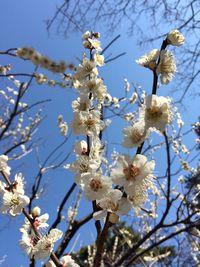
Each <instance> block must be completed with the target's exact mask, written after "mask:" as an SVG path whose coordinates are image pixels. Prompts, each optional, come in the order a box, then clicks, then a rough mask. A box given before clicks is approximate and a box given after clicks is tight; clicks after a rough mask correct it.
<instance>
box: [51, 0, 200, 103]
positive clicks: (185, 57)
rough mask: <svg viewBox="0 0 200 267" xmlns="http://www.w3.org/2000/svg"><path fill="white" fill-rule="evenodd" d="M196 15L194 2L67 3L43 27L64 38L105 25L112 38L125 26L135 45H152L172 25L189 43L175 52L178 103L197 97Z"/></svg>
mask: <svg viewBox="0 0 200 267" xmlns="http://www.w3.org/2000/svg"><path fill="white" fill-rule="evenodd" d="M199 12H200V4H199V1H196V0H188V1H185V0H175V1H171V0H159V1H157V0H153V1H137V0H133V1H129V0H123V1H121V0H119V1H93V0H87V1H82V0H77V1H76V2H74V1H71V0H67V1H62V3H61V4H60V3H58V5H57V7H56V10H55V13H54V14H53V15H52V17H50V18H49V19H48V20H47V21H46V25H47V30H48V31H51V30H52V29H56V31H57V32H58V33H62V34H63V35H64V36H68V35H69V34H70V33H71V32H73V31H78V32H83V31H85V30H86V29H88V28H91V29H94V27H99V26H100V25H101V24H103V25H105V28H106V32H107V33H109V34H112V33H113V32H115V29H118V31H119V29H120V28H123V25H124V24H126V30H127V33H128V35H130V36H133V37H134V38H137V41H138V43H139V45H144V44H146V45H147V44H151V45H152V44H154V43H155V41H157V40H162V39H163V38H164V36H165V35H166V33H167V32H168V31H169V29H171V25H174V27H175V28H176V29H178V30H179V31H181V32H182V33H184V35H185V37H186V39H187V40H190V41H189V42H187V41H186V43H185V45H184V47H183V49H181V50H180V51H176V54H177V55H178V56H179V57H180V58H182V62H181V63H180V64H179V72H180V73H179V74H177V78H176V83H177V87H176V90H174V91H175V92H177V91H178V93H179V96H178V97H177V99H176V102H177V103H182V101H183V99H184V97H185V96H186V95H187V94H188V93H190V94H191V95H193V94H195V95H196V94H197V93H198V91H197V90H196V84H197V82H198V77H199V74H200V72H199V68H198V65H199V59H200V57H199V55H200V53H199V52H200V46H199V38H198V36H199V34H200V32H199V23H200V20H199ZM144 18H145V19H144ZM53 26H55V27H53ZM123 31H124V29H123ZM183 62H184V64H183Z"/></svg>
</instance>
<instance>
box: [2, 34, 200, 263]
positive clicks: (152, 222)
mask: <svg viewBox="0 0 200 267" xmlns="http://www.w3.org/2000/svg"><path fill="white" fill-rule="evenodd" d="M82 39H83V46H84V48H85V49H86V53H85V54H83V57H82V60H81V63H80V64H79V65H78V66H77V67H76V66H74V65H73V64H66V63H65V62H63V61H61V62H55V61H53V60H51V59H49V58H48V57H46V56H44V55H42V54H40V53H39V52H37V51H36V50H34V49H32V48H27V47H24V48H18V49H9V50H7V51H5V52H1V54H6V55H10V56H15V57H18V58H20V59H22V60H29V61H31V62H32V63H33V64H34V65H36V69H35V71H34V73H33V74H26V73H24V74H21V76H30V78H31V80H30V82H31V81H32V79H35V80H36V81H37V83H38V84H39V85H41V84H46V83H47V84H48V85H49V86H57V85H58V86H60V87H63V88H66V87H68V88H74V89H75V90H76V92H77V94H78V97H77V99H76V100H74V101H73V102H72V110H73V120H72V122H71V124H70V128H71V129H72V133H73V134H74V135H76V136H79V137H80V139H79V140H78V141H77V142H76V143H75V144H74V149H73V153H74V155H75V159H74V161H73V160H68V157H65V158H64V159H62V160H60V161H59V163H57V164H53V165H48V166H46V164H47V162H48V160H49V157H51V156H52V154H51V156H48V155H47V158H46V160H45V162H44V164H42V165H41V167H40V170H39V173H38V175H37V176H36V178H35V180H34V183H33V185H32V191H31V193H30V195H28V194H25V189H24V178H23V175H22V174H21V173H16V174H15V178H14V180H11V178H10V175H11V174H12V172H13V171H12V170H11V168H10V167H9V161H8V160H14V159H13V157H10V158H8V156H7V155H8V154H9V153H10V152H11V151H13V150H14V149H15V145H16V143H17V147H18V146H20V145H21V144H23V143H22V142H30V140H31V137H32V133H33V132H34V131H33V130H34V127H37V126H38V123H39V122H40V120H41V119H38V117H37V119H36V120H31V121H33V122H34V123H33V125H31V126H29V127H28V126H27V127H26V128H25V129H26V130H25V131H24V130H23V129H22V125H21V126H19V123H18V122H17V124H14V125H13V124H12V123H14V122H13V117H16V118H17V116H18V115H19V114H21V113H22V114H24V113H25V112H26V111H27V109H28V107H27V105H23V104H21V105H22V107H23V109H22V111H21V112H19V110H20V109H19V107H20V106H21V105H19V103H20V98H21V97H22V96H23V94H24V92H25V91H26V90H27V89H28V85H29V84H30V82H29V83H28V84H24V83H20V82H18V83H17V86H18V88H19V90H18V92H17V93H14V92H15V91H13V89H9V90H8V88H7V91H8V92H9V93H12V94H13V95H16V96H17V99H16V100H13V101H10V98H9V97H8V96H7V94H6V93H5V92H4V91H3V92H4V93H2V94H3V95H4V96H5V99H6V100H7V101H6V102H5V112H4V111H3V112H4V113H3V116H2V119H1V135H2V136H5V140H6V137H7V136H9V137H10V138H14V143H13V145H12V147H14V148H12V149H7V148H6V149H4V150H3V151H5V152H4V153H3V154H2V155H1V156H0V172H1V182H0V195H1V199H2V201H1V202H2V205H1V213H2V214H8V215H9V216H12V217H16V216H18V215H20V214H22V215H24V216H25V223H24V224H23V225H22V226H21V228H20V232H21V234H22V236H21V240H20V245H21V246H22V248H23V249H24V250H25V252H26V253H27V255H28V257H29V259H30V266H35V264H36V261H37V260H39V259H47V260H48V262H46V263H45V266H68V267H69V266H74V267H77V266H79V264H80V265H81V266H82V265H84V266H93V267H100V266H113V267H118V266H127V267H128V266H132V265H133V264H140V261H141V260H142V261H145V262H147V264H148V263H149V264H150V266H153V265H154V264H156V263H158V262H159V261H160V260H161V259H164V258H166V257H168V256H169V255H170V254H171V253H172V249H171V248H169V246H168V249H163V250H162V247H161V246H162V244H163V243H165V242H167V241H169V240H170V242H172V240H175V239H176V238H177V239H178V240H179V242H182V241H184V240H185V237H186V235H187V233H188V232H189V231H196V232H197V234H196V235H195V236H194V242H193V246H192V248H191V255H192V256H193V261H194V262H195V260H197V259H198V257H199V256H198V253H199V247H198V239H199V232H198V227H199V223H200V221H199V207H198V206H195V205H194V203H195V202H196V197H197V196H198V193H197V194H196V195H195V197H194V198H193V199H192V201H191V199H190V196H191V192H192V190H191V187H190V188H189V189H188V188H186V187H184V186H182V183H183V182H184V178H183V177H182V176H179V177H178V179H177V178H176V180H175V181H174V179H173V180H172V177H173V178H174V176H175V177H177V175H179V174H180V173H181V171H182V170H190V171H191V172H192V173H193V174H194V175H195V174H196V173H197V172H198V170H197V168H192V167H190V164H189V163H190V158H189V155H188V154H189V150H188V149H187V148H186V146H185V145H184V144H183V143H182V140H181V134H182V131H183V121H182V119H181V116H180V113H179V112H178V111H177V108H176V107H175V105H174V101H173V99H172V98H170V97H164V96H162V95H160V88H158V82H159V81H160V83H161V85H163V86H165V85H167V84H168V83H169V82H170V81H171V80H172V78H173V77H174V74H175V72H176V64H175V60H174V55H173V54H172V52H171V51H170V50H168V48H169V49H170V47H171V46H177V47H179V46H181V45H183V44H184V36H183V35H182V34H181V33H180V32H179V31H178V30H173V31H170V32H169V33H168V34H167V35H166V36H165V38H164V40H163V42H162V44H161V48H160V49H153V50H151V51H150V52H149V53H147V54H145V55H144V56H142V57H141V58H139V59H138V60H137V63H138V64H139V65H141V66H143V67H145V68H148V69H149V70H150V71H151V72H152V74H153V84H152V90H151V92H145V91H144V90H142V89H141V88H138V87H135V88H134V91H133V92H132V94H131V95H129V92H130V83H129V82H128V81H127V80H125V95H123V96H122V97H121V98H116V97H112V96H111V95H110V94H109V93H108V90H107V87H106V85H105V84H104V80H103V78H102V77H100V75H99V68H101V67H103V65H104V63H105V62H104V56H103V52H105V50H106V49H104V50H102V49H101V43H100V34H99V33H97V32H90V31H87V32H85V33H84V34H83V36H82ZM107 47H109V45H108V46H107ZM38 68H41V69H42V68H43V69H47V70H48V71H50V72H53V73H56V74H61V78H62V80H61V81H60V80H59V81H56V80H53V79H49V78H48V77H47V76H46V75H44V74H40V73H38V72H37V70H38ZM10 71H11V70H10V67H8V66H4V67H2V68H1V72H2V74H1V76H2V77H4V78H9V79H11V81H14V83H15V84H16V80H15V76H16V75H17V74H13V73H10ZM19 75H20V74H19ZM12 102H13V104H14V110H13V111H11V112H9V113H8V112H7V110H8V105H9V104H10V103H11V104H12ZM16 106H17V107H16ZM29 108H30V107H29ZM128 110H130V112H128ZM112 117H113V118H115V119H118V120H120V119H122V120H125V121H126V126H125V128H124V129H123V133H124V140H123V141H122V145H123V147H125V148H126V149H128V152H129V153H128V154H127V153H126V154H124V153H122V152H121V151H119V152H117V151H116V150H114V151H110V148H109V144H108V143H106V137H105V132H106V131H109V127H111V122H112V121H111V119H110V118H112ZM20 118H21V117H20ZM175 121H177V125H176V124H175ZM20 122H22V120H20ZM11 125H13V129H12V132H11V133H10V129H9V128H10V127H11ZM58 127H59V129H60V132H61V134H62V135H64V136H65V137H66V139H65V142H66V141H67V140H68V136H69V133H68V128H69V127H68V124H67V122H65V120H64V119H63V117H62V116H59V117H58ZM195 127H198V124H196V125H195ZM189 132H190V131H189ZM16 133H17V134H16ZM183 134H188V132H185V133H184V132H183ZM13 136H14V137H13ZM18 136H19V137H18ZM157 136H159V137H157ZM16 139H17V140H18V141H17V142H16ZM152 139H153V140H154V139H155V140H159V142H158V143H157V144H156V143H152V141H151V140H152ZM2 144H3V147H4V146H6V145H8V144H5V145H4V143H2ZM9 145H10V142H9ZM61 145H62V144H61ZM59 148H60V146H59V147H58V148H55V149H54V151H53V152H52V153H54V152H55V151H57V150H58V149H59ZM171 148H173V150H174V153H173V156H172V149H171ZM194 148H195V147H194ZM159 149H160V150H161V151H162V158H160V160H161V161H163V163H162V165H163V167H162V168H165V167H166V172H165V175H164V176H163V177H162V176H161V175H156V173H155V169H156V164H157V159H156V156H155V154H156V152H157V151H158V150H159ZM25 151H27V149H25ZM164 152H165V153H164ZM24 154H25V155H26V153H25V152H24ZM24 154H23V155H24ZM176 155H177V156H176ZM195 156H196V155H195ZM15 158H16V157H15ZM176 158H178V159H179V161H180V164H179V166H178V171H176V172H175V174H174V173H172V168H173V164H174V161H175V160H176ZM193 160H194V159H193V157H192V156H191V162H192V161H193ZM58 167H62V168H65V169H66V172H72V173H73V176H74V181H73V184H72V186H71V187H70V188H69V189H68V190H67V192H66V195H65V196H64V198H63V199H62V201H61V203H60V205H59V207H58V210H57V212H56V216H55V217H56V218H55V221H54V222H53V224H52V225H51V226H50V227H49V224H48V223H47V220H48V219H49V215H48V214H43V215H41V210H40V208H39V207H38V206H36V207H33V202H34V200H35V199H36V198H38V197H39V196H40V194H39V192H40V188H41V182H42V176H43V174H44V172H46V171H48V170H49V169H51V170H54V169H55V168H58ZM193 186H195V185H193ZM75 187H78V188H79V189H80V191H79V195H78V197H77V201H76V202H75V204H74V206H73V207H70V208H69V209H68V220H67V228H66V227H65V229H64V231H61V230H59V229H57V227H58V226H59V224H60V222H61V220H62V213H63V208H64V206H65V204H66V202H67V200H68V199H69V197H70V195H71V194H73V192H74V189H75ZM81 197H83V198H86V199H87V200H88V201H89V202H91V211H90V212H89V213H88V214H87V215H86V216H84V217H82V218H81V219H77V210H78V205H79V201H80V198H81ZM90 220H93V221H94V224H95V228H96V241H95V244H92V245H91V246H89V247H88V258H86V259H84V262H82V263H81V262H79V263H75V261H74V259H73V258H72V257H71V256H70V255H68V254H67V253H66V252H67V246H68V245H69V242H70V241H71V240H72V238H73V237H74V236H75V235H76V233H77V232H78V230H79V229H80V227H81V226H83V225H84V224H86V223H87V222H88V221H90ZM120 220H122V221H123V220H126V223H127V224H128V223H130V222H131V221H132V220H134V231H135V233H137V234H136V235H137V236H138V238H133V236H134V232H131V233H129V235H128V238H124V237H125V236H126V231H125V229H123V231H122V232H121V235H122V237H123V238H124V242H125V244H126V246H122V247H121V248H118V241H116V240H117V238H118V239H119V236H118V235H119V233H120V232H118V233H117V235H116V240H115V241H114V242H115V245H114V246H113V249H112V254H111V255H112V256H111V257H109V255H110V254H109V253H108V249H110V248H109V247H108V246H105V244H107V243H106V242H108V240H109V238H110V234H109V230H111V229H113V228H114V227H115V228H117V227H116V225H117V223H118V222H119V221H120ZM124 228H125V227H124ZM130 236H131V238H130ZM58 240H60V241H59V242H60V243H59V244H58V247H57V249H56V250H54V243H55V242H57V241H58ZM173 242H174V241H173ZM120 244H121V243H120ZM155 248H159V250H156V249H155ZM116 251H117V254H116ZM113 255H114V256H113ZM75 258H76V256H75Z"/></svg>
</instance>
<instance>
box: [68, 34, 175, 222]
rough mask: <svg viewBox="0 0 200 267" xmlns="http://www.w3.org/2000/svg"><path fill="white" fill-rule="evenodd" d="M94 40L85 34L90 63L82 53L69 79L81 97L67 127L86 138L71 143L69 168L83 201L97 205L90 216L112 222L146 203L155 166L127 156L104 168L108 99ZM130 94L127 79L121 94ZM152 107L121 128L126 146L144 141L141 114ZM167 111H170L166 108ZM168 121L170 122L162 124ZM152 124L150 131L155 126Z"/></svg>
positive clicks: (146, 131)
mask: <svg viewBox="0 0 200 267" xmlns="http://www.w3.org/2000/svg"><path fill="white" fill-rule="evenodd" d="M98 36H99V35H96V34H95V35H94V34H92V33H90V32H86V33H85V34H84V35H83V41H84V42H83V45H84V47H85V48H87V49H89V50H90V58H87V57H86V55H85V54H84V56H83V60H82V63H81V64H80V65H79V66H78V68H77V70H76V72H75V74H74V76H73V86H74V88H75V89H77V91H78V92H79V97H78V98H77V99H76V100H74V101H73V103H72V108H73V111H74V118H73V121H72V123H71V128H72V130H73V132H74V134H77V135H85V138H86V141H85V140H82V141H79V142H77V143H76V144H75V153H76V161H75V162H73V163H71V164H70V165H69V168H70V170H71V171H73V172H74V173H75V182H76V183H77V184H78V185H79V186H80V187H81V189H82V191H83V193H84V195H85V197H86V198H87V199H88V200H90V201H95V202H96V204H97V206H98V210H96V212H95V213H94V218H95V219H96V220H99V219H100V218H102V217H105V216H107V214H109V220H110V222H112V223H115V222H117V221H118V218H119V216H120V215H124V214H127V213H128V212H129V211H130V209H131V208H132V207H135V208H138V207H141V206H142V205H143V204H144V203H145V201H146V198H147V190H148V188H150V187H151V186H152V185H153V172H154V167H155V164H154V161H148V159H147V158H146V157H145V156H143V155H137V156H136V157H135V158H133V159H131V158H130V157H129V156H128V155H119V156H118V157H117V158H116V161H115V162H114V164H112V165H111V167H110V168H107V160H106V159H105V157H104V150H103V147H104V145H103V143H102V140H101V135H102V131H103V130H104V129H105V127H106V126H107V124H106V123H105V121H103V120H102V107H103V105H104V103H106V104H107V103H108V102H107V101H108V100H107V97H108V96H109V95H108V93H107V89H106V86H105V85H104V84H103V79H101V78H99V77H98V69H97V67H98V66H100V65H101V64H98V63H97V61H96V56H95V55H97V54H98V53H99V51H101V48H100V42H99V40H97V39H98V38H99V37H98ZM100 56H102V55H100ZM102 57H103V56H102ZM129 90H130V84H129V83H128V81H127V80H125V92H126V93H127V92H128V91H129ZM111 99H112V100H111V101H110V103H112V102H113V104H114V98H111ZM136 99H137V94H136V93H135V94H133V96H132V97H131V98H130V103H134V102H135V101H136ZM147 100H148V99H147ZM147 102H148V101H147ZM157 102H158V107H157V109H158V111H159V110H160V113H162V112H165V109H166V107H165V105H162V104H163V103H161V104H160V101H159V100H157ZM157 102H156V104H157ZM106 104H105V105H106ZM116 104H118V99H117V98H116ZM156 104H155V105H156ZM114 105H115V104H114ZM152 105H153V106H152V107H150V106H149V105H146V103H145V109H142V110H141V114H142V115H141V116H140V117H141V119H140V121H138V122H137V123H135V124H134V125H133V126H131V127H129V128H127V129H124V133H125V140H124V146H126V147H129V148H130V147H133V146H140V145H141V143H142V142H143V141H144V140H145V139H146V138H147V136H148V134H149V128H150V125H148V127H147V123H145V116H146V115H145V112H146V110H147V109H148V110H149V109H151V108H152V110H153V109H154V102H152ZM167 107H168V106H167ZM168 108H169V110H170V107H168ZM169 110H167V111H169ZM167 111H166V112H167ZM152 113H153V111H152ZM155 113H156V112H155ZM158 113H159V112H158ZM160 113H159V114H158V117H159V119H160V120H161V121H163V120H164V121H166V118H165V117H166V115H165V114H164V113H162V114H161V115H162V116H161V115H160ZM142 116H143V117H142ZM160 116H161V118H160ZM154 117H156V116H154ZM146 120H147V119H146ZM155 121H156V120H155ZM169 122H170V120H169V119H168V120H167V122H166V123H169ZM154 124H155V125H153V126H152V125H151V127H156V126H157V125H156V123H154ZM159 129H160V128H159ZM108 173H110V175H108Z"/></svg>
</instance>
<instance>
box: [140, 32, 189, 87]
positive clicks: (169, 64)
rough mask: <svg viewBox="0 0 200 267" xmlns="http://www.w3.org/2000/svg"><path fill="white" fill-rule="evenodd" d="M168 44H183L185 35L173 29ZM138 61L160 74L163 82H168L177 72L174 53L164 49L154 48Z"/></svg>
mask: <svg viewBox="0 0 200 267" xmlns="http://www.w3.org/2000/svg"><path fill="white" fill-rule="evenodd" d="M165 42H166V46H167V45H169V44H171V45H174V46H181V45H182V44H184V36H183V35H182V34H181V33H180V32H179V31H178V30H173V31H171V32H169V33H168V35H167V38H166V40H165ZM136 63H138V64H139V65H141V66H143V67H145V68H149V69H150V70H152V71H154V72H156V73H157V75H160V81H161V83H162V84H168V83H169V82H170V81H171V80H172V78H173V76H174V73H175V72H176V63H175V59H174V56H173V54H172V53H171V52H170V51H168V50H164V49H162V50H161V51H159V50H158V49H153V50H151V51H150V52H149V53H147V54H145V55H144V56H142V57H141V58H139V59H138V60H136Z"/></svg>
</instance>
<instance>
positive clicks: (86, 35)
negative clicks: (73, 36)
mask: <svg viewBox="0 0 200 267" xmlns="http://www.w3.org/2000/svg"><path fill="white" fill-rule="evenodd" d="M90 37H91V32H90V31H86V32H85V33H84V34H83V35H82V40H86V39H88V38H90Z"/></svg>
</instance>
